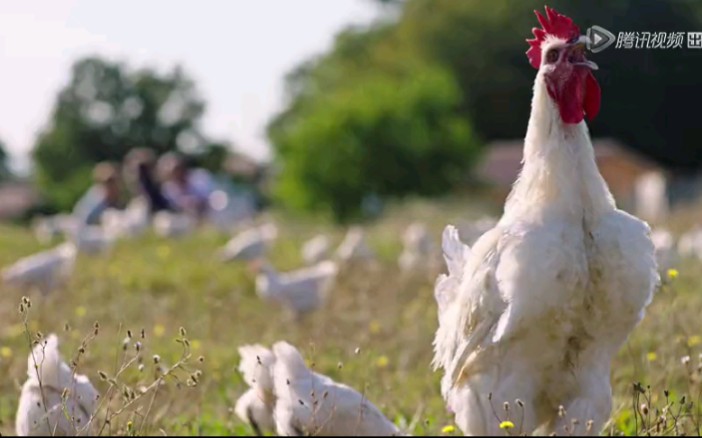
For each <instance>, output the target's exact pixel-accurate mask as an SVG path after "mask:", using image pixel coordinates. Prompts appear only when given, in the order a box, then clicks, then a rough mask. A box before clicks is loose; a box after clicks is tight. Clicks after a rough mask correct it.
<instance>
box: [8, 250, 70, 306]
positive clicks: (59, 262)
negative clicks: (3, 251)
mask: <svg viewBox="0 0 702 438" xmlns="http://www.w3.org/2000/svg"><path fill="white" fill-rule="evenodd" d="M76 254H77V249H76V246H75V245H74V244H73V243H71V242H65V243H62V244H61V245H59V246H57V247H56V248H54V249H51V250H47V251H42V252H40V253H37V254H33V255H30V256H27V257H24V258H22V259H20V260H18V261H16V262H15V263H14V264H13V265H11V266H9V267H7V268H6V269H4V270H3V272H2V279H3V282H4V283H5V284H7V285H8V286H11V287H16V288H20V289H25V290H31V289H38V290H39V291H41V292H42V293H43V294H44V295H46V294H48V293H49V292H51V291H53V290H54V289H56V288H58V287H61V286H63V285H65V284H66V282H67V281H68V279H69V278H70V277H71V274H72V273H73V268H74V266H75V261H76Z"/></svg>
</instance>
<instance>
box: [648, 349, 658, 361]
mask: <svg viewBox="0 0 702 438" xmlns="http://www.w3.org/2000/svg"><path fill="white" fill-rule="evenodd" d="M646 359H648V361H649V362H655V361H656V359H658V355H657V354H656V352H655V351H651V352H649V353H648V354H647V355H646Z"/></svg>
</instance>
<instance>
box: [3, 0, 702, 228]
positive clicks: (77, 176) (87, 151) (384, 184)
mask: <svg viewBox="0 0 702 438" xmlns="http://www.w3.org/2000/svg"><path fill="white" fill-rule="evenodd" d="M359 1H372V2H373V3H376V4H377V6H378V8H380V10H381V11H382V13H381V18H380V19H379V20H377V21H376V22H374V23H373V24H371V25H368V26H361V27H350V28H347V29H345V30H343V31H342V32H340V33H339V34H338V35H337V37H336V39H335V41H334V44H333V46H332V47H331V48H330V50H328V51H327V52H326V53H323V54H321V55H318V56H315V57H313V58H311V59H308V60H305V61H304V62H302V63H301V64H300V65H299V66H297V67H296V68H294V69H293V70H292V71H291V72H290V73H289V74H288V75H287V77H286V79H285V84H286V100H285V105H284V109H283V110H282V111H281V112H280V113H279V114H277V115H276V116H275V117H274V118H273V119H272V120H271V122H270V124H269V125H268V127H267V133H268V136H269V139H270V142H271V145H272V148H273V162H272V165H271V167H272V169H273V173H272V175H273V178H274V179H273V180H272V183H271V187H272V191H273V193H274V196H275V199H276V200H277V201H278V202H280V204H281V205H283V206H286V207H290V208H292V209H296V210H300V211H313V212H324V213H327V214H329V215H331V216H332V217H334V218H335V219H337V220H340V221H344V220H349V219H355V218H358V217H359V216H360V215H362V214H363V212H364V210H363V206H364V205H366V206H367V205H368V199H375V200H384V199H391V198H399V197H403V196H406V195H415V194H419V195H423V196H433V195H437V194H443V193H446V192H447V191H450V190H451V189H452V188H455V187H456V186H457V185H459V184H461V182H464V181H466V178H468V177H469V176H470V170H471V166H472V165H473V164H474V163H475V162H476V161H477V160H478V159H479V158H480V152H481V149H482V146H483V145H484V144H485V143H487V142H488V141H490V140H495V139H512V138H521V137H523V135H524V132H525V129H526V125H527V120H528V116H529V103H530V99H531V88H532V83H533V79H534V76H535V71H534V70H533V69H532V68H531V67H530V66H529V64H528V62H527V60H526V57H525V55H524V52H525V51H526V48H527V45H526V43H525V41H524V40H525V39H526V38H528V37H531V33H530V29H531V28H532V27H533V26H535V25H536V24H537V21H536V19H535V17H534V14H533V10H534V9H543V6H544V4H543V2H540V1H533V0H526V1H522V2H514V1H510V0H492V1H490V2H488V3H486V2H484V1H478V0H461V1H456V0H405V1H402V0H359ZM548 4H549V6H552V7H554V8H556V9H557V10H559V11H561V12H563V13H565V14H567V15H569V16H570V17H572V18H573V19H574V20H575V21H576V23H578V24H579V25H580V28H581V30H582V32H583V33H584V32H585V30H586V29H587V28H588V27H589V26H591V25H594V24H597V25H600V26H603V27H605V28H607V29H609V30H611V31H612V32H613V33H615V34H617V33H618V32H620V31H668V32H670V31H685V32H686V31H694V30H702V2H701V1H697V0H651V1H647V2H640V1H635V0H607V1H605V0H577V1H574V0H568V1H566V0H553V1H549V2H548ZM591 58H592V59H594V60H595V61H596V62H597V63H598V64H599V65H600V67H601V68H600V70H599V71H598V72H597V74H596V76H597V78H598V81H599V82H600V85H601V87H602V90H603V105H602V110H601V113H600V115H599V117H598V118H597V119H596V120H595V121H594V122H592V123H591V124H590V125H591V131H592V132H593V135H594V136H597V137H614V138H617V139H619V140H620V141H622V142H623V143H624V144H627V145H628V146H630V147H632V148H634V149H637V150H638V151H640V152H642V153H643V154H645V155H647V156H649V157H650V158H652V159H654V160H656V161H658V162H659V163H661V164H663V165H664V166H666V167H667V168H669V169H672V170H674V171H676V172H692V171H696V170H697V169H699V168H700V167H701V165H702V148H698V147H697V145H698V143H699V139H700V138H702V123H699V122H698V120H697V117H698V115H699V111H698V110H697V108H698V106H699V102H700V100H701V98H702V81H700V71H702V56H700V53H699V51H695V50H687V49H677V50H645V49H644V50H641V49H640V50H636V49H631V50H616V49H614V48H613V47H612V48H610V49H608V50H606V51H604V52H602V53H598V54H596V55H592V56H591ZM204 111H205V102H203V100H202V99H201V98H200V96H199V94H198V92H197V88H196V86H195V84H194V83H193V81H192V80H190V79H189V78H188V76H187V75H186V74H185V72H184V71H183V70H181V69H180V68H175V69H174V70H172V71H170V72H165V73H160V72H156V71H151V70H140V71H132V70H130V69H129V68H128V67H127V66H126V65H124V64H120V63H113V62H110V61H107V60H104V59H100V58H98V57H92V58H88V59H82V60H79V61H77V62H76V63H75V65H74V66H73V71H72V78H71V80H70V82H69V83H68V85H66V87H65V88H64V89H63V90H61V91H60V93H59V95H58V96H57V98H56V103H55V105H54V110H53V112H52V115H51V120H50V121H49V122H48V123H47V125H46V128H45V130H44V131H43V132H42V133H41V135H40V136H39V137H38V139H37V142H36V145H35V148H34V151H33V158H34V173H35V177H36V179H37V182H38V185H39V187H40V189H41V190H42V194H43V195H44V196H45V198H46V199H47V200H48V201H49V202H50V203H52V204H54V205H55V206H57V207H60V208H62V209H67V208H70V207H71V206H72V205H73V202H74V201H75V200H76V199H77V197H78V196H79V195H80V194H81V193H82V192H83V191H84V190H85V188H86V187H87V186H88V185H89V183H90V180H89V173H90V169H91V167H92V166H93V164H94V163H96V162H98V161H101V160H114V161H118V160H121V159H122V157H123V156H124V154H126V152H127V151H128V150H129V149H130V148H132V147H136V146H147V147H150V148H153V149H155V150H156V151H157V152H159V153H160V152H165V151H170V150H174V149H179V150H181V151H183V152H187V153H189V154H191V155H193V156H194V157H196V158H197V161H198V163H200V164H202V165H205V166H206V167H208V168H210V169H215V170H216V169H217V168H218V167H219V166H221V164H222V161H223V157H225V156H226V155H227V151H228V150H230V149H231V148H232V146H231V145H229V144H227V143H225V142H220V141H214V140H211V139H209V138H207V136H206V134H204V133H203V132H201V129H200V126H199V121H200V117H201V116H202V114H203V112H204ZM1 154H2V153H1V152H0V166H1V165H2V162H3V158H2V155H1ZM0 169H2V167H0ZM0 178H2V171H1V170H0ZM463 185H465V184H463Z"/></svg>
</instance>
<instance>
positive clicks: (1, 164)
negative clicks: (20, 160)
mask: <svg viewBox="0 0 702 438" xmlns="http://www.w3.org/2000/svg"><path fill="white" fill-rule="evenodd" d="M9 159H10V157H9V155H8V154H7V151H6V150H5V143H3V142H2V141H1V140H0V181H5V180H7V179H10V178H11V177H12V172H10V163H8V161H9Z"/></svg>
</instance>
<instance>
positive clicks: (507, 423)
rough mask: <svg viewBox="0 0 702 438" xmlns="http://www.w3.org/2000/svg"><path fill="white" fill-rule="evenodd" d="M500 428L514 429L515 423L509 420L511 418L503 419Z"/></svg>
mask: <svg viewBox="0 0 702 438" xmlns="http://www.w3.org/2000/svg"><path fill="white" fill-rule="evenodd" d="M500 429H504V430H507V429H514V423H512V422H511V421H509V420H508V421H503V422H502V423H500Z"/></svg>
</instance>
